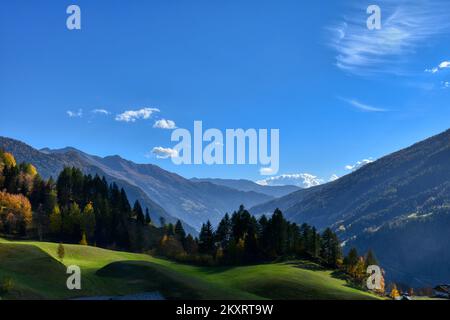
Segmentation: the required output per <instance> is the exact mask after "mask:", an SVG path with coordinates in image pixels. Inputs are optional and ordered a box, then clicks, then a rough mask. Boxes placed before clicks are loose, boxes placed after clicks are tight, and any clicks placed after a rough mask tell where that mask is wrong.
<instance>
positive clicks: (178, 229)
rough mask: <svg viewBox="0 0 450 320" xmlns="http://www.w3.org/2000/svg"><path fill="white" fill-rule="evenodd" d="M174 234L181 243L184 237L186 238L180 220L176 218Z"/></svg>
mask: <svg viewBox="0 0 450 320" xmlns="http://www.w3.org/2000/svg"><path fill="white" fill-rule="evenodd" d="M175 236H176V238H177V239H178V240H179V241H181V243H183V242H184V239H185V238H186V232H185V231H184V228H183V225H182V223H181V221H180V220H178V221H177V223H176V224H175Z"/></svg>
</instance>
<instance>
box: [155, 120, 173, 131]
mask: <svg viewBox="0 0 450 320" xmlns="http://www.w3.org/2000/svg"><path fill="white" fill-rule="evenodd" d="M176 127H177V126H176V124H175V122H174V121H172V120H166V119H161V120H157V121H155V124H154V125H153V128H159V129H176Z"/></svg>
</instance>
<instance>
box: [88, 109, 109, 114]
mask: <svg viewBox="0 0 450 320" xmlns="http://www.w3.org/2000/svg"><path fill="white" fill-rule="evenodd" d="M91 112H92V113H95V114H103V115H105V116H107V115H109V114H110V113H111V112H109V111H108V110H106V109H94V110H92V111H91Z"/></svg>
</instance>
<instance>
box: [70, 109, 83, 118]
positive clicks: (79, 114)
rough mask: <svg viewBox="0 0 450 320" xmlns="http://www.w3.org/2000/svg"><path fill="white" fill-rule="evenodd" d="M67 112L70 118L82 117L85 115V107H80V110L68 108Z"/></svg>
mask: <svg viewBox="0 0 450 320" xmlns="http://www.w3.org/2000/svg"><path fill="white" fill-rule="evenodd" d="M66 114H67V115H68V116H69V118H81V117H83V109H78V111H71V110H67V111H66Z"/></svg>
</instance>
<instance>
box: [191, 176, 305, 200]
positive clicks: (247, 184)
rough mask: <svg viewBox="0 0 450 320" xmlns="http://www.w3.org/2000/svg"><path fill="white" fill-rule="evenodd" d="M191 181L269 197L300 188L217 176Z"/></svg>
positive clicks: (276, 196) (285, 193)
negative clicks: (218, 177)
mask: <svg viewBox="0 0 450 320" xmlns="http://www.w3.org/2000/svg"><path fill="white" fill-rule="evenodd" d="M191 181H194V182H210V183H213V184H216V185H220V186H225V187H228V188H232V189H236V190H240V191H245V192H249V191H253V192H257V193H261V194H265V195H267V196H269V197H274V198H279V197H283V196H285V195H288V194H289V193H292V192H294V191H298V190H300V189H302V188H300V187H298V186H294V185H282V186H269V185H260V184H258V183H255V182H253V181H251V180H246V179H238V180H235V179H217V178H215V179H214V178H203V179H199V178H192V179H191Z"/></svg>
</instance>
